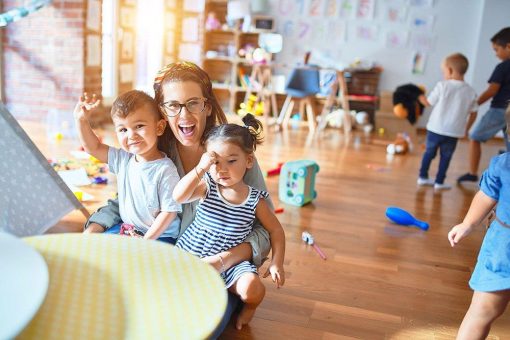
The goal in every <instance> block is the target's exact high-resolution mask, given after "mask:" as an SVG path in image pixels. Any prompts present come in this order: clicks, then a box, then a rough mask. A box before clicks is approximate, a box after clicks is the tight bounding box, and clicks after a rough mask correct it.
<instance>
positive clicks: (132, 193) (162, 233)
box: [74, 90, 181, 244]
mask: <svg viewBox="0 0 510 340" xmlns="http://www.w3.org/2000/svg"><path fill="white" fill-rule="evenodd" d="M98 105H99V100H97V99H96V98H95V95H94V96H92V98H89V97H88V96H87V94H86V93H85V94H84V97H80V99H79V101H78V103H77V104H76V107H75V109H74V118H75V120H76V125H77V126H78V132H79V137H80V141H81V143H82V144H83V147H84V149H85V151H86V152H88V153H89V154H91V155H92V156H94V157H96V158H97V159H98V160H99V161H101V162H104V163H108V166H109V168H110V171H111V172H112V173H115V174H117V186H118V188H117V190H118V192H119V208H120V217H121V218H122V221H123V222H124V223H126V224H128V225H130V226H132V227H133V228H134V230H135V232H136V235H137V236H140V237H142V236H143V238H146V239H158V240H160V241H164V242H168V243H172V244H175V241H176V238H177V236H178V234H179V224H180V222H179V219H178V218H176V217H177V212H180V211H181V206H180V205H179V204H178V203H176V202H175V201H174V200H173V199H172V192H173V189H174V187H175V185H176V184H177V182H178V181H179V175H178V173H177V169H176V167H175V165H174V164H173V162H172V161H171V160H170V159H169V158H168V157H167V156H166V155H165V154H164V153H163V152H161V151H160V150H158V145H157V143H158V137H159V136H161V135H162V134H163V131H164V130H165V127H166V121H165V119H164V118H163V117H162V116H161V114H160V112H159V109H158V106H157V105H156V102H155V101H154V100H153V99H152V98H151V97H150V96H149V95H147V94H146V93H144V92H141V91H136V90H133V91H129V92H126V93H124V94H122V95H120V96H119V97H118V98H117V99H116V100H115V102H114V103H113V106H112V110H111V116H112V119H113V123H114V125H115V131H116V134H117V138H118V140H119V144H120V145H121V147H122V149H117V148H114V147H111V146H108V145H105V144H103V143H101V142H100V140H99V139H98V137H97V136H96V135H95V134H94V131H93V130H92V128H91V127H90V124H89V120H88V117H87V116H88V115H89V112H90V110H92V109H93V108H95V107H97V106H98ZM110 229H112V228H110ZM116 230H118V228H116Z"/></svg>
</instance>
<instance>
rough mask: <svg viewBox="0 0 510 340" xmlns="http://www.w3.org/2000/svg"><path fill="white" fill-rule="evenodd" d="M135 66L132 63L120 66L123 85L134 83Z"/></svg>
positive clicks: (120, 77) (120, 79)
mask: <svg viewBox="0 0 510 340" xmlns="http://www.w3.org/2000/svg"><path fill="white" fill-rule="evenodd" d="M133 69H134V66H133V64H131V63H124V64H120V65H119V81H120V82H121V83H132V82H133V80H134V79H135V78H134V75H133Z"/></svg>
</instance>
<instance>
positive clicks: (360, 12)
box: [356, 0, 375, 20]
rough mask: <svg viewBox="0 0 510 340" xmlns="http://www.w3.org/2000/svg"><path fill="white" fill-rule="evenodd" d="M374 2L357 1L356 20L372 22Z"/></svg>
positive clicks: (369, 0)
mask: <svg viewBox="0 0 510 340" xmlns="http://www.w3.org/2000/svg"><path fill="white" fill-rule="evenodd" d="M374 10H375V0H358V9H357V10H356V18H358V19H367V20H372V19H373V18H374Z"/></svg>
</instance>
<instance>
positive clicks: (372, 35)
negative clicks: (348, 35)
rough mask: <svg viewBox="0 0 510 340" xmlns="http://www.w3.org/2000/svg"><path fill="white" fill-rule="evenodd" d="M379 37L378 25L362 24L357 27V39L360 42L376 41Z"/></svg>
mask: <svg viewBox="0 0 510 340" xmlns="http://www.w3.org/2000/svg"><path fill="white" fill-rule="evenodd" d="M377 35H378V32H377V25H364V24H360V25H358V26H357V27H356V38H358V39H359V40H366V41H376V40H377Z"/></svg>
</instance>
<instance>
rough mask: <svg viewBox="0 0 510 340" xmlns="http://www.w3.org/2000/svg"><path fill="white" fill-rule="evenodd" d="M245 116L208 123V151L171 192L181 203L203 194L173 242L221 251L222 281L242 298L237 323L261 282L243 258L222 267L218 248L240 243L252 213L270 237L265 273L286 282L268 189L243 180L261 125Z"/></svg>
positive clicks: (249, 312)
mask: <svg viewBox="0 0 510 340" xmlns="http://www.w3.org/2000/svg"><path fill="white" fill-rule="evenodd" d="M243 122H244V124H245V125H246V126H240V125H236V124H223V125H219V126H216V127H214V128H212V130H211V131H210V132H209V133H208V134H207V135H206V136H205V138H204V139H203V140H204V144H205V147H206V152H205V153H204V154H203V156H202V158H201V159H200V162H199V164H198V165H197V166H196V167H195V168H194V170H192V171H190V172H188V174H187V175H186V176H184V177H183V178H182V179H181V180H180V182H179V183H178V184H177V186H176V187H175V190H174V195H173V196H174V199H175V200H176V201H177V202H179V203H186V202H191V201H194V200H198V199H200V200H201V201H200V204H199V205H198V207H197V213H196V215H195V220H194V221H193V223H192V224H191V225H190V226H189V228H187V229H186V231H185V232H184V234H183V235H182V236H181V237H180V238H179V240H178V242H177V247H180V248H182V249H184V250H186V251H188V252H190V253H192V254H194V255H196V256H199V257H206V256H214V255H216V256H219V261H220V262H221V264H222V267H223V268H222V269H221V276H222V277H223V279H224V280H225V285H226V287H227V288H228V289H229V290H230V291H231V292H232V293H234V294H237V295H239V297H240V298H241V300H242V301H243V302H244V306H243V309H242V311H241V313H240V314H239V317H238V319H237V322H236V328H237V329H241V328H242V327H243V325H245V324H247V323H248V322H249V321H250V320H251V319H252V317H253V315H254V314H255V309H256V308H257V306H258V305H259V304H260V302H262V299H263V298H264V294H265V287H264V284H263V283H262V282H261V280H260V278H259V276H258V274H257V268H256V267H255V266H254V265H253V264H252V263H250V262H248V261H244V262H241V263H239V264H237V265H236V266H234V267H232V268H230V269H228V270H225V268H224V266H223V262H224V259H223V258H222V257H221V255H219V253H220V252H222V251H225V250H227V249H230V248H232V247H234V246H236V245H238V244H240V243H242V242H243V241H244V239H245V238H246V236H247V235H248V234H249V233H250V231H251V230H252V227H253V224H254V222H255V218H257V219H258V220H259V221H260V222H261V224H262V225H263V226H264V228H265V229H266V230H267V231H268V232H269V234H270V237H271V247H272V260H271V264H270V265H269V268H268V270H267V271H266V273H265V274H264V277H267V276H268V275H269V274H271V277H272V279H273V281H274V282H276V285H277V286H278V287H280V286H283V284H284V282H285V272H284V269H283V260H284V256H285V233H284V231H283V228H282V226H281V224H280V222H279V221H278V219H277V218H276V216H275V215H274V213H273V211H272V210H271V208H270V207H269V205H268V203H267V202H266V199H268V194H267V192H265V191H261V190H257V189H255V188H253V187H250V186H248V185H247V184H245V183H244V181H243V177H244V174H245V173H246V170H247V169H249V168H251V167H252V166H253V161H254V154H253V153H254V151H255V148H256V145H257V144H260V142H261V138H260V129H261V128H262V125H261V123H260V122H259V121H258V120H256V119H255V118H254V117H253V116H252V115H251V114H248V115H246V116H245V117H244V118H243Z"/></svg>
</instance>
